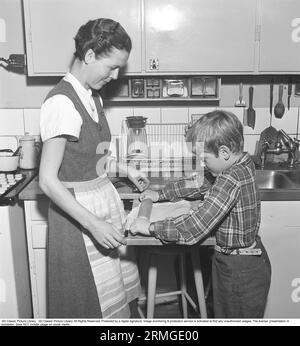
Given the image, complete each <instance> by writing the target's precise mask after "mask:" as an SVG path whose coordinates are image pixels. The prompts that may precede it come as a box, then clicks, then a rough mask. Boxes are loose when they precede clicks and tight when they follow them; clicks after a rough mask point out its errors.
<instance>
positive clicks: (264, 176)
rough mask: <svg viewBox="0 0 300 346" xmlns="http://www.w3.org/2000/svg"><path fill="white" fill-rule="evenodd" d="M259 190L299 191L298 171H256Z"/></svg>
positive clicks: (299, 177) (299, 174)
mask: <svg viewBox="0 0 300 346" xmlns="http://www.w3.org/2000/svg"><path fill="white" fill-rule="evenodd" d="M256 182H257V185H258V187H259V188H260V189H300V171H299V170H256Z"/></svg>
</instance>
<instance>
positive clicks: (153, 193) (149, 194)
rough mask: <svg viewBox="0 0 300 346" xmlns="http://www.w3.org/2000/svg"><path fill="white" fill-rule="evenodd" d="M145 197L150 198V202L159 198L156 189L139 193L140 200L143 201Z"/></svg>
mask: <svg viewBox="0 0 300 346" xmlns="http://www.w3.org/2000/svg"><path fill="white" fill-rule="evenodd" d="M146 198H150V199H151V200H152V202H157V201H158V198H159V193H158V192H157V191H153V190H150V189H148V190H146V191H144V192H143V193H141V194H140V201H143V200H144V199H146Z"/></svg>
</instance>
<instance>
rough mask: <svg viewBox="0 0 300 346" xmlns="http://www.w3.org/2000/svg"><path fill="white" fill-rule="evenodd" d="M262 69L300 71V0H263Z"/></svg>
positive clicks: (261, 1)
mask: <svg viewBox="0 0 300 346" xmlns="http://www.w3.org/2000/svg"><path fill="white" fill-rule="evenodd" d="M260 13H261V18H260V20H261V34H260V53H259V71H260V72H262V73H272V72H273V73H277V72H283V73H297V72H298V73H299V72H300V0H260Z"/></svg>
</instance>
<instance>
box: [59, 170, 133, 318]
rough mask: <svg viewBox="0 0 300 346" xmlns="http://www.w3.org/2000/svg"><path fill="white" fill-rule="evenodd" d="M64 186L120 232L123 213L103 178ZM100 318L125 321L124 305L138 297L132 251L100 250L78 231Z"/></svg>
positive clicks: (88, 237) (127, 248) (109, 182)
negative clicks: (91, 278) (91, 276)
mask: <svg viewBox="0 0 300 346" xmlns="http://www.w3.org/2000/svg"><path fill="white" fill-rule="evenodd" d="M64 185H65V186H66V187H67V188H69V187H72V188H73V189H74V194H75V198H76V200H77V201H78V202H79V203H80V204H81V205H82V206H84V207H85V208H86V209H88V210H89V211H90V212H91V213H93V214H94V215H97V216H98V217H99V218H101V219H103V220H105V221H106V222H108V223H111V224H113V225H114V227H115V228H117V229H118V230H119V231H120V233H122V234H123V233H124V224H125V211H124V207H123V203H122V201H121V199H120V197H119V194H118V192H117V190H116V189H115V187H114V186H113V185H112V183H111V181H110V180H109V179H108V178H107V176H106V175H102V176H101V177H98V178H96V179H94V180H91V181H87V182H72V183H65V182H64ZM82 236H83V240H84V244H85V248H86V252H87V256H88V259H89V262H90V266H91V270H92V273H93V277H94V281H95V285H96V289H97V294H98V299H99V303H100V307H101V312H102V317H103V318H115V319H117V318H129V317H130V309H129V305H128V303H129V302H130V301H132V300H134V299H136V298H138V297H139V295H140V280H139V273H138V268H137V265H136V261H135V256H134V252H133V251H134V248H132V247H126V246H124V245H123V246H120V247H119V248H116V249H104V248H103V247H101V246H100V245H99V244H97V242H96V241H94V240H93V239H92V238H91V237H90V236H89V235H88V234H87V233H86V232H84V230H83V232H82Z"/></svg>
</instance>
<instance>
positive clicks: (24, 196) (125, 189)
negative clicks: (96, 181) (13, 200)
mask: <svg viewBox="0 0 300 346" xmlns="http://www.w3.org/2000/svg"><path fill="white" fill-rule="evenodd" d="M116 188H117V190H118V192H119V194H120V197H121V199H138V197H139V193H137V192H133V191H132V188H131V187H130V186H128V185H126V184H117V185H116ZM260 197H261V200H262V201H300V189H260ZM37 198H47V197H46V196H45V195H44V193H43V191H42V190H41V189H40V187H39V185H38V179H37V177H35V178H34V179H33V180H32V181H31V182H30V183H29V184H28V185H27V186H26V187H25V189H23V190H22V191H21V192H20V194H19V199H21V200H36V199H37Z"/></svg>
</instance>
